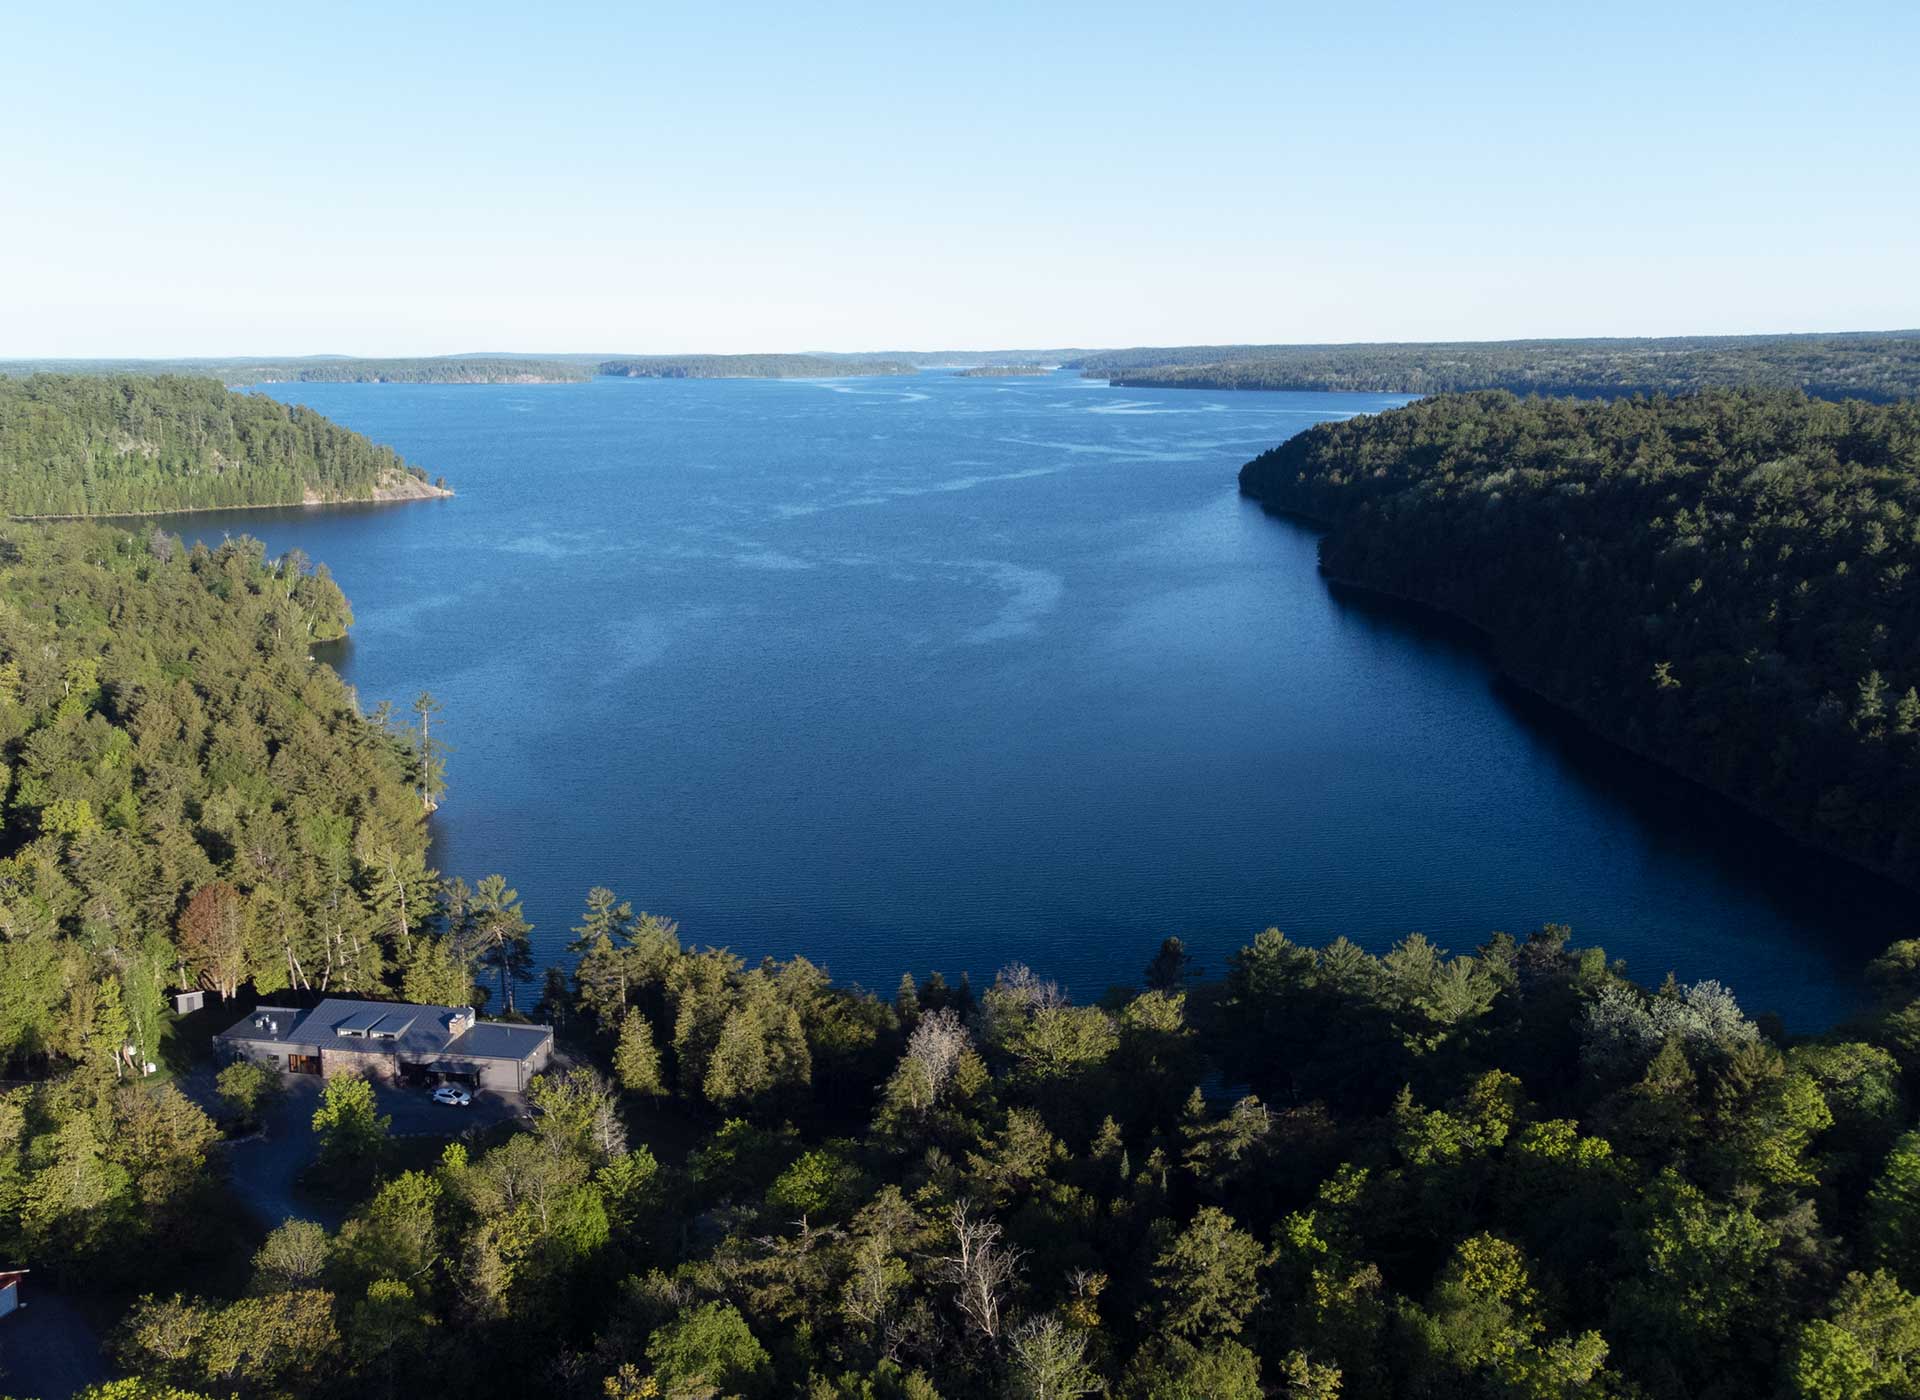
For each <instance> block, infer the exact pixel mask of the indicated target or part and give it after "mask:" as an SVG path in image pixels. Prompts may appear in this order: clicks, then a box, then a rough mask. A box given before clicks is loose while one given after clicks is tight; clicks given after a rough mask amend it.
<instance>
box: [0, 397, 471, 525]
mask: <svg viewBox="0 0 1920 1400" xmlns="http://www.w3.org/2000/svg"><path fill="white" fill-rule="evenodd" d="M445 494H447V491H446V489H445V485H444V483H441V484H437V485H436V484H430V483H429V482H428V481H427V479H426V473H425V472H424V471H423V470H422V469H421V468H419V467H415V466H410V465H408V464H407V463H406V462H405V461H403V460H402V459H401V458H400V457H399V456H398V455H397V454H395V453H394V452H393V451H392V450H391V449H390V448H386V447H381V446H379V445H377V444H375V443H373V442H370V441H369V440H368V439H366V438H364V437H362V436H361V435H360V434H359V433H356V432H353V431H351V430H350V429H347V428H343V427H341V426H340V425H339V424H337V423H334V422H332V421H331V420H329V419H327V418H325V417H323V416H321V415H320V414H318V413H315V412H314V411H313V410H312V409H310V408H303V407H300V406H299V405H290V404H283V403H280V402H277V401H276V400H274V399H270V398H267V397H265V396H264V395H260V394H238V393H234V392H233V391H231V390H229V389H226V388H223V387H222V386H221V385H220V384H219V383H218V382H217V381H215V380H211V379H201V378H194V377H189V376H185V375H161V376H143V375H95V374H57V375H56V374H36V375H30V376H27V377H26V378H8V377H5V376H0V514H6V515H11V516H87V515H139V514H159V513H165V512H169V511H185V510H222V509H233V508H238V507H248V506H263V505H301V504H309V505H311V504H322V503H336V502H344V501H379V500H409V499H415V498H420V497H427V496H440V495H445Z"/></svg>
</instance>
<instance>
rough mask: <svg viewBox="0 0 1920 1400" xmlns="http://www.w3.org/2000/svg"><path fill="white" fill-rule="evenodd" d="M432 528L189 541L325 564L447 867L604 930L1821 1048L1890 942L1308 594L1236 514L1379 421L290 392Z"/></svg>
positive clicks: (1529, 712)
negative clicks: (1168, 938) (1289, 945)
mask: <svg viewBox="0 0 1920 1400" xmlns="http://www.w3.org/2000/svg"><path fill="white" fill-rule="evenodd" d="M271 392H273V393H274V394H275V395H276V396H278V397H281V398H285V399H289V400H294V401H298V402H301V403H306V404H308V405H310V406H312V407H313V408H315V409H317V410H319V411H320V412H322V413H325V414H327V415H328V416H330V417H332V418H334V419H336V420H338V421H339V422H342V423H344V424H346V425H347V426H349V427H352V428H355V429H358V430H359V431H361V432H364V433H366V434H368V435H369V436H371V437H373V438H375V439H376V440H378V441H381V442H385V443H388V444H391V445H392V446H394V447H395V448H397V449H398V450H399V451H400V452H402V453H403V454H405V455H406V456H407V457H408V458H409V459H410V460H411V461H413V462H415V463H416V464H418V465H420V466H422V467H424V468H426V470H427V471H428V472H429V473H432V474H440V473H444V474H445V475H446V477H447V479H448V481H449V483H450V484H451V485H453V487H454V488H455V489H456V491H457V492H458V494H457V496H455V497H454V498H453V499H450V500H444V501H429V502H421V503H417V504H409V505H403V506H375V507H335V508H326V509H311V510H309V509H298V508H295V509H289V510H284V511H248V512H244V513H235V514H231V515H195V516H181V517H174V518H172V519H171V520H170V521H168V522H167V524H168V528H171V529H175V530H178V531H180V532H182V533H183V534H185V535H187V536H188V537H189V538H201V539H209V540H217V539H218V538H219V537H220V535H221V534H223V533H227V532H231V533H235V534H238V533H248V534H253V535H256V536H258V537H260V538H262V539H263V540H265V541H266V543H267V545H268V547H269V549H270V550H271V551H273V552H275V553H278V552H280V551H282V550H284V549H287V548H290V547H296V546H297V547H299V548H300V549H303V550H304V551H306V552H307V553H308V554H309V555H311V556H312V557H313V558H315V559H318V560H321V561H324V562H325V563H326V564H327V565H328V566H329V567H330V568H331V569H332V570H333V573H334V575H335V577H336V578H337V579H338V580H339V581H340V584H341V586H342V587H343V588H344V589H345V590H346V593H347V595H348V597H349V598H350V599H352V601H353V604H354V609H355V612H356V615H357V617H358V622H357V624H356V626H355V628H354V632H353V636H352V639H351V640H350V641H348V642H347V643H344V644H342V645H341V646H339V647H337V648H335V649H333V650H332V652H331V654H329V655H328V656H327V658H326V659H328V660H330V661H332V662H333V663H334V664H335V665H337V666H338V667H339V668H340V670H341V672H342V674H343V675H344V676H345V677H346V678H347V680H348V681H349V682H351V683H352V684H353V685H354V686H355V687H356V688H357V689H358V690H359V692H360V695H361V698H362V701H363V704H365V705H366V706H368V707H371V706H372V705H373V704H375V703H376V702H378V701H379V700H382V699H391V700H393V701H395V702H396V703H399V704H404V702H405V701H406V700H407V699H408V698H410V697H411V695H412V694H414V693H415V692H417V691H418V690H421V689H429V690H431V691H433V692H434V694H435V695H436V696H438V697H439V698H440V700H441V701H442V703H443V704H444V706H445V714H444V717H443V719H444V725H445V729H444V733H445V735H446V737H447V739H448V740H449V742H450V743H452V744H453V745H454V748H455V752H454V753H453V754H452V755H451V756H450V759H449V770H448V779H449V783H450V792H449V795H448V800H447V803H446V805H445V806H444V807H443V808H442V809H441V811H440V812H439V813H438V814H437V815H436V817H435V818H434V831H435V862H436V864H437V865H438V866H439V867H440V868H441V870H442V871H443V872H445V873H447V874H449V875H453V874H458V875H462V876H465V877H466V878H468V879H469V880H470V881H471V880H474V879H477V878H478V877H479V876H481V875H484V874H487V873H489V872H491V871H496V870H497V871H500V872H501V873H503V874H505V875H506V876H507V877H508V879H509V881H510V882H511V883H512V884H513V885H515V886H516V887H517V888H518V889H519V890H520V892H521V895H522V897H523V898H524V900H525V903H526V907H527V912H528V915H529V917H530V918H531V919H533V921H534V922H535V924H536V926H537V927H536V930H535V934H534V940H535V944H536V948H537V949H538V951H539V953H540V954H541V955H542V957H543V958H544V959H558V958H560V957H562V956H563V952H564V946H565V943H566V941H567V939H568V937H569V934H568V928H569V926H570V925H571V924H573V923H574V922H576V921H577V917H578V913H579V909H580V905H581V901H582V898H583V896H584V894H585V892H586V890H587V888H588V887H589V886H591V885H594V884H606V885H609V886H611V887H613V888H614V889H615V890H617V891H618V892H619V893H620V894H621V896H622V897H624V898H627V899H630V900H631V901H632V902H633V903H634V905H635V907H636V908H645V909H649V910H652V911H654V912H657V913H664V914H668V915H671V916H673V917H675V918H677V919H679V920H680V921H681V925H682V934H683V937H685V938H686V939H688V940H690V941H693V942H697V943H702V944H706V943H712V944H724V945H727V946H730V947H732V948H733V949H734V950H735V951H736V952H738V953H740V954H741V955H743V956H745V957H747V958H749V959H757V958H758V957H760V956H762V955H767V954H772V955H776V956H781V957H787V956H791V955H793V954H795V953H801V954H805V955H806V956H807V957H809V958H812V959H813V960H815V961H816V962H819V963H822V964H823V965H825V966H826V967H827V968H829V969H830V970H831V971H832V973H833V974H834V975H835V976H836V977H837V978H839V979H840V980H842V981H857V982H860V983H863V984H865V985H867V986H870V987H875V988H878V989H880V990H882V991H883V992H884V991H889V990H890V989H891V988H892V986H893V984H894V982H895V981H897V980H898V978H899V975H900V973H901V972H903V971H912V972H914V973H915V974H916V975H922V976H924V975H925V973H926V972H927V971H929V970H931V969H934V968H939V969H942V970H943V971H945V972H947V973H948V974H949V975H950V976H951V975H954V974H957V973H958V972H960V971H962V970H966V971H969V972H970V973H971V974H972V976H973V978H974V979H975V981H976V983H978V982H981V981H983V980H984V979H987V978H990V977H991V975H992V973H993V972H994V970H995V969H996V968H998V967H1000V966H1001V965H1003V964H1005V963H1008V962H1012V961H1016V960H1017V961H1023V962H1027V963H1030V964H1032V965H1033V966H1034V967H1035V968H1036V969H1038V970H1039V971H1041V972H1043V973H1045V974H1046V975H1049V976H1053V977H1057V978H1059V979H1061V980H1062V981H1063V982H1065V983H1067V984H1068V985H1069V986H1070V987H1071V988H1072V989H1073V990H1074V992H1075V993H1076V995H1078V996H1080V997H1082V998H1092V997H1094V996H1097V995H1098V994H1099V993H1100V992H1101V991H1102V990H1103V989H1104V988H1105V987H1106V986H1107V985H1108V984H1109V983H1111V982H1116V981H1137V979H1138V976H1139V971H1140V968H1141V967H1142V965H1143V964H1144V963H1145V961H1146V959H1147V957H1148V956H1149V955H1150V953H1151V952H1152V951H1153V948H1154V947H1155V946H1156V945H1157V943H1158V941H1159V940H1160V939H1161V938H1162V937H1164V936H1165V935H1167V934H1169V933H1177V934H1179V935H1180V936H1181V937H1183V938H1185V939H1186V940H1187V941H1188V943H1189V946H1190V948H1191V950H1192V951H1193V952H1194V954H1195V955H1196V957H1197V958H1198V959H1199V960H1200V962H1201V963H1202V964H1203V965H1204V966H1205V967H1206V968H1207V969H1208V971H1209V972H1212V973H1218V972H1220V971H1222V970H1224V965H1225V959H1226V957H1227V955H1228V954H1229V953H1230V952H1231V951H1232V950H1233V949H1235V948H1237V947H1239V946H1241V945H1242V944H1243V943H1245V942H1246V941H1247V940H1248V939H1250V938H1251V937H1252V935H1253V934H1254V933H1256V932H1257V931H1258V930H1259V929H1261V928H1263V927H1265V926H1267V925H1269V924H1277V925H1278V926H1280V927H1281V928H1284V929H1285V930H1287V932H1288V933H1290V934H1291V935H1293V936H1294V937H1296V938H1299V939H1302V940H1306V941H1313V942H1319V941H1324V940H1327V939H1331V938H1333V937H1335V936H1337V935H1340V934H1345V935H1347V936H1348V937H1350V938H1353V939H1354V940H1355V941H1357V942H1360V943H1362V944H1364V945H1365V946H1367V947H1369V948H1371V949H1374V950H1376V951H1378V950H1383V949H1384V948H1385V947H1387V946H1388V945H1389V944H1391V943H1392V942H1394V941H1395V940H1397V939H1399V938H1400V937H1402V936H1404V935H1405V934H1407V933H1409V932H1412V931H1414V930H1418V931H1420V932H1423V933H1425V934H1426V935H1427V936H1428V937H1429V938H1432V939H1433V940H1435V941H1436V942H1438V943H1440V944H1442V945H1443V946H1446V947H1448V948H1451V949H1454V950H1465V949H1468V948H1471V947H1472V946H1473V945H1475V944H1477V943H1479V942H1481V941H1483V940H1484V939H1485V938H1486V936H1487V935H1488V933H1489V932H1491V931H1492V930H1495V929H1505V930H1507V931H1509V932H1512V933H1514V934H1516V935H1524V934H1525V933H1526V932H1527V931H1528V930H1530V929H1533V928H1535V927H1538V926H1539V925H1540V924H1541V923H1544V922H1547V921H1555V922H1563V923H1567V924H1570V925H1572V927H1573V930H1574V936H1575V939H1576V941H1578V942H1580V943H1583V944H1600V945H1602V946H1604V947H1605V948H1606V949H1607V950H1608V952H1609V954H1610V955H1612V956H1615V957H1621V958H1625V959H1626V960H1627V963H1628V969H1629V971H1630V972H1631V973H1632V974H1633V975H1634V976H1636V977H1638V978H1640V979H1641V980H1643V981H1649V982H1657V981H1658V980H1659V979H1660V978H1661V977H1662V976H1663V975H1664V974H1665V973H1666V972H1667V971H1669V970H1671V971H1673V972H1674V973H1675V974H1676V975H1677V976H1678V977H1680V978H1681V979H1682V980H1683V981H1688V980H1693V979H1696V978H1703V977H1716V978H1719V979H1720V980H1722V981H1724V982H1726V983H1727V984H1728V985H1729V986H1730V987H1731V988H1732V989H1733V990H1734V992H1735V993H1736V994H1737V995H1738V996H1739V997H1740V999H1741V1001H1742V1003H1743V1005H1744V1006H1745V1007H1746V1008H1747V1009H1748V1010H1749V1011H1752V1012H1759V1011H1765V1010H1775V1011H1778V1012H1779V1013H1781V1014H1782V1015H1783V1016H1784V1017H1785V1019H1786V1021H1787V1023H1788V1024H1789V1025H1791V1026H1793V1027H1794V1028H1796V1029H1816V1028H1819V1027H1821V1026H1824V1025H1828V1024H1831V1023H1833V1022H1835V1021H1837V1020H1839V1019H1841V1018H1842V1017H1843V1016H1845V1015H1846V1014H1847V1013H1848V1012H1849V1011H1850V1010H1851V1009H1853V1008H1854V1007H1855V1006H1856V1005H1858V1003H1859V1000H1860V996H1861V991H1860V986H1859V971H1860V968H1861V966H1862V965H1863V964H1864V962H1865V961H1866V959H1868V958H1869V957H1871V956H1872V955H1873V954H1874V953H1876V952H1877V951H1879V949H1880V948H1881V947H1883V946H1884V945H1885V944H1886V943H1887V942H1888V941H1889V940H1891V939H1893V938H1896V937H1900V936H1904V935H1906V934H1909V933H1911V932H1913V931H1914V928H1913V924H1912V922H1911V920H1910V910H1911V907H1912V906H1911V899H1910V896H1907V895H1905V894H1903V892H1901V891H1900V890H1898V889H1897V888H1895V887H1892V886H1890V885H1888V884H1886V883H1885V882H1883V881H1880V880H1878V879H1877V878H1875V877H1873V876H1870V875H1868V874H1865V873H1863V872H1860V871H1857V870H1854V869H1853V868H1851V867H1849V866H1846V865H1844V864H1842V863H1840V862H1838V861H1835V860H1833V859H1831V858H1828V857H1825V856H1822V855H1819V854H1817V853H1815V852H1811V851H1808V850H1806V849H1804V848H1802V847H1800V846H1798V845H1797V844H1795V843H1793V842H1792V841H1790V840H1789V839H1787V838H1786V837H1784V836H1782V835H1780V834H1779V833H1777V832H1775V831H1774V830H1773V829H1772V828H1770V827H1768V826H1766V825H1765V824H1763V823H1761V822H1759V821H1758V820H1756V819H1754V818H1752V817H1750V816H1748V815H1746V814H1745V813H1743V812H1740V811H1739V810H1737V809H1735V808H1733V807H1732V806H1731V804H1728V803H1725V802H1722V801H1720V800H1719V799H1716V798H1714V797H1713V796H1712V795H1710V794H1708V793H1705V792H1703V791H1701V790H1700V789H1698V788H1696V787H1694V786H1692V785H1691V784H1689V783H1686V782H1685V781H1683V780H1681V779H1679V778H1677V777H1674V776H1672V775H1669V774H1666V773H1663V772H1661V771H1660V770H1658V769H1656V768H1654V767H1652V766H1651V765H1649V764H1646V763H1644V762H1642V761H1640V760H1638V759H1635V758H1633V757H1631V756H1630V755H1626V754H1624V753H1622V752H1621V751H1619V750H1617V749H1614V748H1611V747H1610V746H1607V745H1605V744H1604V743H1602V742H1600V741H1598V740H1595V739H1593V738H1592V737H1591V736H1588V735H1586V734H1584V733H1583V732H1582V731H1580V730H1579V729H1578V728H1577V726H1575V725H1574V724H1573V723H1572V722H1571V721H1568V720H1566V719H1565V718H1564V717H1563V716H1561V715H1559V714H1558V713H1557V712H1554V711H1552V710H1550V709H1548V708H1547V707H1545V706H1543V705H1541V704H1539V703H1538V702H1535V701H1533V700H1531V699H1530V698H1528V697H1525V696H1522V695H1518V694H1515V693H1514V692H1513V690H1512V688H1511V687H1508V686H1506V685H1504V684H1502V683H1501V682H1500V680H1499V679H1498V676H1497V674H1496V672H1495V670H1494V668H1493V667H1492V665H1491V664H1490V661H1489V659H1488V657H1487V656H1486V655H1485V653H1484V652H1483V650H1482V649H1481V648H1480V646H1479V645H1478V644H1477V643H1476V642H1475V640H1474V639H1473V638H1471V637H1470V636H1465V635H1462V634H1461V633H1459V632H1458V631H1457V630H1455V629H1452V628H1449V627H1447V626H1445V625H1443V624H1439V623H1436V622H1435V621H1434V620H1432V619H1430V618H1427V617H1424V616H1421V615H1418V614H1415V613H1412V612H1410V611H1409V610H1407V609H1405V608H1400V607H1394V606H1390V605H1386V604H1383V603H1380V602H1378V601H1377V600H1372V599H1368V598H1365V597H1361V596H1356V595H1353V594H1350V593H1348V592H1346V591H1344V590H1334V589H1330V588H1329V587H1328V585H1327V584H1326V583H1325V581H1324V580H1322V578H1321V577H1320V575H1319V573H1318V569H1317V537H1316V535H1315V534H1314V533H1313V532H1312V531H1311V530H1309V529H1307V528H1305V527H1303V526H1300V525H1298V524H1294V523H1291V522H1288V521H1285V520H1281V519H1277V518H1274V517H1272V516H1269V515H1267V514H1266V513H1264V512H1263V511H1262V510H1261V508H1260V507H1259V506H1258V505H1257V504H1256V503H1254V502H1252V501H1249V500H1245V499H1243V498H1241V497H1240V495H1239V493H1238V490H1237V488H1236V484H1235V473H1236V471H1237V470H1238V468H1239V466H1240V464H1241V463H1242V462H1244V461H1246V460H1247V459H1248V458H1250V457H1252V456H1254V455H1255V454H1256V453H1258V452H1259V451H1261V450H1262V449H1264V448H1266V447H1269V446H1271V445H1272V444H1273V443H1275V442H1277V441H1279V440H1281V439H1282V438H1284V437H1287V436H1289V435H1291V434H1292V433H1294V432H1298V431H1300V430H1302V429H1304V428H1306V427H1307V426H1309V425H1311V424H1312V423H1314V422H1318V421H1322V420H1325V419H1331V418H1338V417H1344V416H1347V415H1349V414H1352V413H1355V412H1372V411H1378V410H1380V409H1384V408H1388V407H1391V406H1393V405H1394V404H1397V403H1400V402H1404V400H1403V399H1400V398H1396V397H1389V396H1378V395H1361V394H1296V393H1262V392H1248V391H1240V392H1234V393H1219V394H1210V393H1204V392H1197V391H1190V390H1152V389H1119V388H1112V387H1109V386H1107V385H1105V384H1101V383H1095V382H1090V381H1083V380H1079V379H1076V378H1074V377H1071V376H1068V375H1055V376H1050V377H1046V378H1040V379H1021V380H1015V381H1000V380H992V379H977V378H976V379H968V378H960V377H956V376H954V375H951V374H946V373H941V372H928V373H925V374H922V375H919V376H916V377H914V378H912V379H907V380H901V379H866V380H837V381H767V380H660V381H653V380H613V379H604V380H595V381H590V382H586V383H574V384H556V385H499V386H471V385H377V384H366V385H360V384H290V385H283V386H276V387H274V388H273V389H272V390H271Z"/></svg>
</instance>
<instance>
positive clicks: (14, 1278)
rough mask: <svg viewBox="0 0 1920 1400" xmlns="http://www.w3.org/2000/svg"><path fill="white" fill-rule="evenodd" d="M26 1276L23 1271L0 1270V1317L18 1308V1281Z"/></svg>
mask: <svg viewBox="0 0 1920 1400" xmlns="http://www.w3.org/2000/svg"><path fill="white" fill-rule="evenodd" d="M26 1276H27V1271H26V1270H25V1269H0V1317H5V1316H6V1315H7V1314H8V1313H10V1312H12V1311H13V1310H14V1309H15V1308H18V1307H19V1306H20V1303H21V1299H20V1280H21V1279H23V1278H25V1277H26Z"/></svg>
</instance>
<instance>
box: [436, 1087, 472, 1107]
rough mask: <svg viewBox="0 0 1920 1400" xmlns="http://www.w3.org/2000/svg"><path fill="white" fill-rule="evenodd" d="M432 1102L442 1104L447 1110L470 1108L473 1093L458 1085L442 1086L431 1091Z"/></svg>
mask: <svg viewBox="0 0 1920 1400" xmlns="http://www.w3.org/2000/svg"><path fill="white" fill-rule="evenodd" d="M433 1101H434V1102H435V1103H443V1104H445V1105H447V1107H449V1108H471V1107H472V1106H473V1093H472V1091H471V1090H468V1089H462V1088H461V1087H460V1086H459V1085H458V1084H442V1085H441V1086H440V1087H439V1088H438V1089H435V1090H434V1091H433Z"/></svg>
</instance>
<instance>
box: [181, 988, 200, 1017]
mask: <svg viewBox="0 0 1920 1400" xmlns="http://www.w3.org/2000/svg"><path fill="white" fill-rule="evenodd" d="M206 1004H207V994H206V993H205V992H202V991H192V992H175V993H174V994H173V1010H174V1014H175V1015H178V1016H191V1015H192V1014H193V1013H194V1012H196V1011H198V1010H199V1009H200V1008H201V1007H203V1006H205V1005H206Z"/></svg>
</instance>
